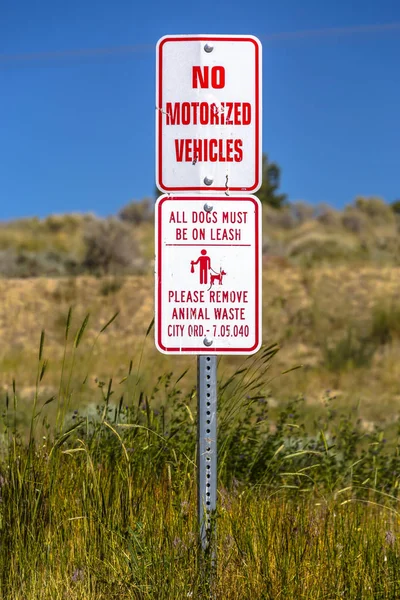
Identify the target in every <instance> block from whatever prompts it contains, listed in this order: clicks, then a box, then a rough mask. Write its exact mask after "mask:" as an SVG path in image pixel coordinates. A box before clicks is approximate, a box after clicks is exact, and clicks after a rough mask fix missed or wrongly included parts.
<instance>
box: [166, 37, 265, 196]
mask: <svg viewBox="0 0 400 600" xmlns="http://www.w3.org/2000/svg"><path fill="white" fill-rule="evenodd" d="M156 96H157V97H156V140H157V150H156V178H157V185H158V187H159V188H160V189H161V190H163V191H165V192H174V193H175V192H185V191H205V192H216V191H219V192H225V191H227V190H230V191H231V192H241V193H243V192H246V193H251V192H255V191H257V190H258V189H259V187H260V185H261V43H260V41H259V40H258V39H257V38H255V37H253V36H249V35H248V36H245V35H243V36H241V35H179V36H165V37H163V38H161V39H160V40H159V42H158V44H157V92H156Z"/></svg>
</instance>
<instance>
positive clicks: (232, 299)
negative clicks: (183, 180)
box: [155, 195, 261, 355]
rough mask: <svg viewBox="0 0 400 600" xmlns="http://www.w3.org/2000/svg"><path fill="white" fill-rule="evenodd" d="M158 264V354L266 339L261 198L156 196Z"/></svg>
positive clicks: (210, 350)
mask: <svg viewBox="0 0 400 600" xmlns="http://www.w3.org/2000/svg"><path fill="white" fill-rule="evenodd" d="M155 268H156V278H155V287H156V289H155V296H156V309H155V338H156V346H157V348H158V350H160V352H163V353H166V354H208V355H209V354H253V353H255V352H257V350H258V349H259V348H260V345H261V308H260V299H261V277H260V269H261V205H260V201H259V200H258V198H256V197H255V196H239V195H238V196H235V197H232V198H227V197H226V196H218V195H207V196H198V195H197V196H195V195H194V196H189V195H188V196H178V197H173V196H170V195H163V196H161V197H160V198H158V200H157V203H156V263H155Z"/></svg>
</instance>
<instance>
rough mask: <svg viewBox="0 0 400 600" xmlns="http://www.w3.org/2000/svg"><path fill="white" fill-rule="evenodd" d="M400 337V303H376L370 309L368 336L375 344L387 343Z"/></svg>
mask: <svg viewBox="0 0 400 600" xmlns="http://www.w3.org/2000/svg"><path fill="white" fill-rule="evenodd" d="M395 337H400V305H399V304H393V303H392V304H391V305H382V304H379V305H376V306H374V308H373V310H372V325H371V334H370V338H371V340H372V341H374V342H375V343H377V344H387V343H389V342H391V341H392V340H393V338H395Z"/></svg>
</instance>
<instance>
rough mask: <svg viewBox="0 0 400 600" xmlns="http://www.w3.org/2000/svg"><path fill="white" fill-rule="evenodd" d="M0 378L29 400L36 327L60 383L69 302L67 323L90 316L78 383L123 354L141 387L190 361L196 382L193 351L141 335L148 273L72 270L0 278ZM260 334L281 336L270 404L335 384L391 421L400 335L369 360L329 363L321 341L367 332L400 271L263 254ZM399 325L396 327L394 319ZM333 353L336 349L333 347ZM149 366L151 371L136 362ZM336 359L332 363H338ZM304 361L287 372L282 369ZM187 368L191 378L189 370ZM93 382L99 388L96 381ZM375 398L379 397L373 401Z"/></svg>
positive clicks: (392, 298)
mask: <svg viewBox="0 0 400 600" xmlns="http://www.w3.org/2000/svg"><path fill="white" fill-rule="evenodd" d="M0 297H1V298H2V302H1V304H0V334H1V339H2V350H1V351H0V385H1V386H2V388H3V389H6V388H8V389H9V387H10V384H11V382H12V379H13V378H15V379H16V381H17V383H18V385H19V389H20V393H21V395H22V396H25V397H27V398H29V396H30V395H31V391H32V388H33V385H34V380H35V365H36V356H37V346H38V339H39V336H40V331H41V330H42V329H44V330H45V331H46V350H47V353H48V356H49V357H50V364H49V370H48V373H47V375H46V381H47V386H48V391H49V392H51V388H52V386H56V385H58V373H59V366H60V363H61V360H62V355H63V347H64V330H65V319H66V316H67V312H68V308H69V307H70V306H72V307H73V321H72V329H74V328H75V329H76V328H78V327H79V325H80V323H81V322H82V320H83V318H84V316H85V315H86V314H87V313H90V318H89V323H88V327H87V330H86V332H85V340H84V342H83V343H82V347H81V348H79V360H78V364H77V366H76V367H75V371H74V377H75V379H76V381H78V380H79V378H83V377H84V376H85V374H86V372H87V370H88V368H89V365H88V362H89V359H90V361H91V364H95V365H96V367H95V369H96V371H97V374H96V375H97V377H98V378H99V379H102V380H107V379H108V378H109V377H114V379H117V378H118V377H119V376H121V377H122V376H123V374H124V373H125V372H126V369H127V365H129V362H130V360H132V361H133V369H134V373H136V375H137V377H138V378H140V382H141V385H143V387H144V388H145V387H146V385H148V386H151V385H153V384H154V378H155V375H157V374H161V373H164V372H167V371H170V370H171V371H174V372H182V371H183V370H184V369H186V368H189V369H190V371H189V376H188V378H186V379H187V382H188V385H192V384H194V383H195V361H194V359H193V358H192V357H168V356H163V355H160V354H159V353H158V352H157V351H156V350H155V348H154V345H153V343H152V341H151V339H150V338H149V339H148V340H147V341H146V343H145V342H144V338H145V332H146V330H147V328H148V326H149V324H150V322H151V320H152V318H153V310H154V308H153V306H154V305H153V278H152V277H151V276H129V277H125V278H113V277H111V278H106V279H105V278H102V279H101V278H93V277H79V278H66V279H44V278H37V279H24V280H17V279H14V280H0ZM263 298H264V307H263V330H264V334H263V339H264V343H265V344H270V343H273V342H278V343H279V344H280V347H281V349H280V351H279V353H278V355H277V357H276V358H275V362H274V371H275V373H274V375H275V378H274V379H273V380H272V381H271V382H269V383H268V384H266V389H265V394H266V395H267V396H270V398H271V403H272V405H274V404H279V403H280V402H281V401H283V400H286V399H288V398H290V397H295V396H298V395H299V394H301V395H305V396H306V404H309V405H311V406H313V407H318V405H319V404H320V403H321V402H323V398H324V397H325V395H326V390H334V391H335V393H336V395H337V398H338V402H339V403H342V404H343V405H344V406H347V405H351V406H355V405H358V406H359V407H361V409H362V416H363V418H365V419H366V421H375V420H376V419H378V420H379V421H380V422H382V421H384V420H385V419H387V420H389V421H390V419H391V417H392V416H393V415H394V414H397V411H398V405H399V397H400V391H399V387H398V381H399V380H400V367H399V365H400V360H399V359H400V340H399V339H398V337H396V335H394V337H392V338H391V339H389V340H387V342H386V343H384V344H379V343H375V342H374V344H375V345H374V347H373V352H372V355H371V360H370V361H369V362H366V364H362V361H360V362H361V364H356V365H355V364H353V363H351V362H350V363H349V364H348V365H346V364H343V365H339V367H338V368H337V367H335V366H334V367H333V368H329V365H327V359H326V352H327V350H326V348H327V346H329V347H330V348H332V347H333V348H334V349H335V344H336V345H337V344H340V343H341V341H343V339H344V340H345V339H346V335H347V334H348V332H349V331H350V330H351V331H352V332H354V334H352V335H354V336H355V338H356V339H357V340H358V339H359V338H361V339H363V336H368V335H370V332H371V329H372V327H373V319H374V314H375V313H374V311H376V310H377V309H378V310H380V309H382V310H383V309H385V310H387V311H389V315H390V310H391V307H393V306H395V305H398V298H400V268H395V267H386V268H378V267H374V266H365V265H363V266H360V267H359V268H357V269H356V268H354V267H349V266H344V265H342V266H337V267H329V266H316V267H313V268H305V267H293V266H286V267H285V268H284V267H282V264H280V263H278V264H275V263H274V261H266V263H265V265H264V273H263ZM117 311H119V316H118V317H117V318H116V320H115V321H114V323H113V324H112V326H111V327H109V328H108V329H107V331H105V332H104V333H103V334H102V343H101V350H100V349H97V346H95V348H94V349H93V348H92V346H93V343H94V342H95V340H96V337H97V335H98V332H99V330H100V329H101V327H102V326H103V325H104V324H105V323H106V322H107V321H108V320H109V319H110V317H111V316H112V315H113V314H115V313H116V312H117ZM399 331H400V324H399ZM339 352H340V348H339ZM240 360H241V359H240V358H232V357H222V358H221V360H220V367H219V368H220V372H221V373H223V374H228V373H229V372H230V371H233V369H234V368H237V366H238V364H239V363H240ZM144 364H151V365H152V369H151V372H150V371H149V370H148V369H145V368H144V367H143V365H144ZM335 364H336V363H335ZM297 365H302V366H303V368H302V369H300V370H297V371H294V372H293V373H289V374H286V375H284V376H279V374H280V373H281V371H285V370H287V369H290V368H293V367H295V366H297ZM190 373H192V375H190ZM93 387H96V386H95V384H94V383H93ZM378 399H379V401H378Z"/></svg>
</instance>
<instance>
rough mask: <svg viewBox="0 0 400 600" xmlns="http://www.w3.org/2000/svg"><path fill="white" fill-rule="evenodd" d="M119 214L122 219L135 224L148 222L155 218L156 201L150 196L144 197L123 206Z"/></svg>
mask: <svg viewBox="0 0 400 600" xmlns="http://www.w3.org/2000/svg"><path fill="white" fill-rule="evenodd" d="M118 216H119V218H120V219H121V220H122V221H127V222H128V223H133V224H134V225H140V224H141V223H148V222H150V221H152V220H153V218H154V203H153V201H152V200H151V199H150V198H143V200H141V201H140V202H136V201H133V202H129V204H127V205H126V206H124V207H123V208H121V210H120V211H119V213H118Z"/></svg>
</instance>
